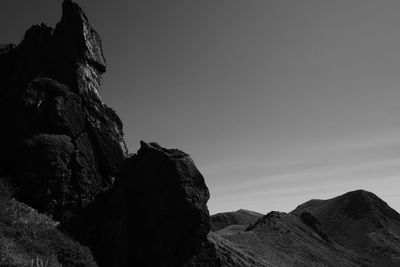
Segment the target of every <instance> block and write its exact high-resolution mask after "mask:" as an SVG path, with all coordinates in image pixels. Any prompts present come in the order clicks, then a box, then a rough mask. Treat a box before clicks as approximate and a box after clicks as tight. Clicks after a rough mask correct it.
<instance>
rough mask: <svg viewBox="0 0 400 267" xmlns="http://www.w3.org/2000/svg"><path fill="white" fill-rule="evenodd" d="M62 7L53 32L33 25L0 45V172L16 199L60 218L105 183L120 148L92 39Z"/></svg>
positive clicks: (78, 13) (74, 12) (98, 49)
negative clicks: (12, 184) (14, 186)
mask: <svg viewBox="0 0 400 267" xmlns="http://www.w3.org/2000/svg"><path fill="white" fill-rule="evenodd" d="M62 8H63V14H62V19H61V21H60V22H59V23H58V24H57V26H56V28H55V29H52V28H51V27H49V26H46V25H44V24H40V25H35V26H32V27H31V28H30V29H29V30H28V31H27V32H26V33H25V36H24V39H23V41H22V42H21V43H20V44H19V45H18V46H15V45H5V46H1V47H0V84H1V88H0V121H1V123H2V131H1V133H0V145H1V147H2V155H1V156H0V169H1V168H2V169H4V170H5V172H6V173H7V174H8V175H10V176H11V177H12V178H13V180H14V181H15V182H16V183H17V191H16V196H17V198H19V199H21V200H23V201H25V202H26V203H27V204H29V205H32V206H33V207H35V208H38V209H39V210H40V211H44V212H47V213H49V214H51V215H53V216H54V217H55V218H56V219H59V220H61V221H64V220H68V219H69V218H70V217H71V216H73V214H75V213H76V212H77V211H78V210H80V209H82V208H83V207H85V206H87V205H88V204H89V203H91V202H92V201H93V200H94V198H95V197H96V195H97V194H98V193H99V192H101V191H102V190H103V189H104V188H106V187H109V186H110V185H111V183H112V180H113V177H115V176H116V175H117V174H118V172H119V170H120V167H121V164H122V162H123V160H124V159H125V157H126V155H127V150H126V147H125V143H124V141H123V132H122V123H121V121H120V119H119V118H118V116H117V115H116V114H115V112H114V111H113V110H112V109H110V108H109V107H107V106H106V105H104V104H103V102H102V100H101V98H100V95H99V93H98V91H99V86H100V81H101V75H102V74H103V73H104V72H105V70H106V63H105V59H104V56H103V51H102V46H101V41H100V38H99V36H98V34H97V33H96V31H95V30H94V29H93V28H92V27H91V26H90V24H89V22H88V19H87V18H86V16H85V14H84V13H83V11H82V10H81V8H80V7H79V6H77V5H76V4H75V3H73V2H72V1H70V0H65V1H64V2H63V5H62Z"/></svg>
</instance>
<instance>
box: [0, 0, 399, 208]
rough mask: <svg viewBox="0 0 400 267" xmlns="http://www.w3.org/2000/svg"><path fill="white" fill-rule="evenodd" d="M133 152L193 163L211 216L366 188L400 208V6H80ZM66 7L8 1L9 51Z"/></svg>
mask: <svg viewBox="0 0 400 267" xmlns="http://www.w3.org/2000/svg"><path fill="white" fill-rule="evenodd" d="M76 2H77V3H79V4H80V5H81V7H82V8H83V9H84V10H85V12H86V14H87V16H88V18H89V21H90V22H91V24H92V26H93V27H94V28H95V29H96V30H97V31H98V32H99V34H100V36H101V38H102V40H103V47H104V53H105V57H106V59H107V68H108V69H107V73H106V74H105V75H104V77H103V83H102V87H101V89H100V94H101V96H102V98H103V100H104V102H105V103H106V104H107V105H109V106H111V107H113V108H114V109H115V110H116V111H117V113H118V114H119V116H120V117H121V119H122V121H123V123H124V131H125V140H126V143H127V145H128V148H129V150H130V152H135V151H136V150H137V149H138V148H139V141H140V140H144V141H149V142H150V141H156V142H158V143H159V144H161V145H162V146H165V147H168V148H179V149H181V150H183V151H185V152H187V153H189V154H190V155H191V156H192V158H193V159H194V161H195V163H196V165H197V167H198V168H199V170H200V171H201V172H202V174H203V175H204V177H205V180H206V183H207V185H208V187H209V190H210V193H211V198H210V200H209V202H208V207H209V209H210V213H216V212H222V211H233V210H237V209H241V208H243V209H250V210H254V211H258V212H262V213H267V212H269V211H271V210H279V211H286V212H288V211H291V210H293V209H294V208H295V207H296V206H297V205H299V204H301V203H302V202H305V201H307V200H309V199H314V198H319V199H326V198H331V197H334V196H337V195H340V194H343V193H345V192H348V191H351V190H356V189H365V190H368V191H371V192H374V193H375V194H377V195H378V196H379V197H381V198H382V199H384V200H385V201H386V202H387V203H388V204H389V205H390V206H391V207H393V208H394V209H396V210H398V211H400V193H399V187H400V90H399V89H400V75H399V71H400V27H399V26H400V16H399V15H398V14H399V12H400V1H396V0H380V1H375V0H335V1H328V0H302V1H296V0H279V1H278V0H196V1H194V0H159V1H155V0H136V1H128V0H120V1H118V2H116V1H84V0H80V1H76ZM60 16H61V1H54V0H37V1H23V0H2V1H1V3H0V33H1V34H0V43H4V42H13V43H19V42H20V41H21V39H22V37H23V34H24V32H25V30H27V29H28V28H29V27H30V26H31V25H33V24H37V23H40V22H44V23H46V24H49V25H51V26H55V24H56V23H57V21H58V20H59V19H60Z"/></svg>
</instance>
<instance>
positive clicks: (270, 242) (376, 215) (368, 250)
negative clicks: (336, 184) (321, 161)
mask: <svg viewBox="0 0 400 267" xmlns="http://www.w3.org/2000/svg"><path fill="white" fill-rule="evenodd" d="M231 227H232V226H227V227H226V228H225V229H222V230H219V231H217V232H216V234H218V235H220V236H221V237H222V238H224V239H226V240H228V241H229V242H230V243H231V244H233V246H235V247H238V248H241V249H242V250H244V251H245V252H246V251H247V252H251V253H253V254H254V256H255V258H257V259H258V260H262V261H265V262H267V263H266V264H265V266H385V267H386V266H389V267H390V266H393V267H394V266H400V214H399V213H398V212H397V211H395V210H394V209H392V208H391V207H389V205H387V203H386V202H384V201H383V200H382V199H380V198H379V197H378V196H376V195H375V194H373V193H371V192H368V191H365V190H356V191H352V192H348V193H346V194H343V195H340V196H338V197H335V198H332V199H327V200H315V199H314V200H310V201H307V202H305V203H303V204H301V205H299V206H298V207H297V208H296V209H295V210H293V211H292V212H290V213H284V212H276V211H273V212H270V213H268V214H267V215H265V216H263V217H261V218H259V219H258V220H257V221H256V222H255V223H253V224H251V225H250V226H249V227H247V228H246V229H238V228H235V229H232V228H231ZM250 266H251V265H250Z"/></svg>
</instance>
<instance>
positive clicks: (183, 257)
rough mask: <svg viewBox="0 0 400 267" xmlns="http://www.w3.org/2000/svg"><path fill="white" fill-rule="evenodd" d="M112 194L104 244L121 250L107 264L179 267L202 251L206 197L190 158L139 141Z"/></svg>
mask: <svg viewBox="0 0 400 267" xmlns="http://www.w3.org/2000/svg"><path fill="white" fill-rule="evenodd" d="M112 190H113V191H112V192H111V195H110V196H109V200H108V204H107V207H108V209H109V210H110V213H108V212H107V213H106V214H107V215H106V216H105V218H103V221H104V224H103V226H102V233H103V237H102V238H103V239H102V242H103V243H105V244H112V246H114V247H118V248H120V249H119V250H113V251H115V254H114V256H113V258H108V259H106V261H105V262H106V264H105V265H107V266H113V264H115V262H116V261H118V262H119V263H121V261H122V259H124V258H125V263H126V262H128V263H129V265H125V266H183V265H184V264H185V263H187V262H189V261H190V259H191V258H192V257H194V256H195V255H197V254H198V253H199V252H200V250H201V247H202V243H203V242H205V241H206V240H207V234H208V232H209V229H210V225H209V213H208V209H207V205H206V203H207V200H208V199H209V192H208V189H207V186H206V184H205V182H204V178H203V176H202V175H201V173H200V172H199V170H198V169H197V168H196V166H195V165H194V163H193V161H192V159H191V158H190V156H189V155H187V154H186V153H184V152H182V151H180V150H177V149H165V148H162V147H161V146H159V145H158V144H156V143H145V142H141V148H140V149H139V151H138V153H137V154H135V155H134V156H132V157H131V158H129V159H128V160H127V161H126V162H125V165H124V167H123V169H122V172H121V174H120V176H119V177H118V179H117V181H116V184H115V186H114V188H113V189H112ZM121 207H123V208H122V209H121ZM118 210H119V212H120V214H118V212H116V211H118ZM123 231H126V233H123ZM121 236H126V239H123V238H122V239H119V237H121ZM124 242H125V243H124ZM103 249H104V247H103ZM110 249H112V248H110ZM103 255H104V254H103ZM108 256H109V255H108ZM107 261H108V262H107ZM120 266H122V265H120Z"/></svg>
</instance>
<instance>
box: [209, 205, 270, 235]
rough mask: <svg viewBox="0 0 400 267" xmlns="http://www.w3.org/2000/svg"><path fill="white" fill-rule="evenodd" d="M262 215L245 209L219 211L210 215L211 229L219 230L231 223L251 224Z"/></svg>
mask: <svg viewBox="0 0 400 267" xmlns="http://www.w3.org/2000/svg"><path fill="white" fill-rule="evenodd" d="M262 216H263V214H261V213H258V212H255V211H250V210H245V209H240V210H237V211H232V212H221V213H217V214H214V215H211V216H210V224H211V231H218V230H221V229H224V228H225V227H227V226H230V225H249V224H252V223H254V222H255V221H257V220H258V219H259V218H260V217H262Z"/></svg>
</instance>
